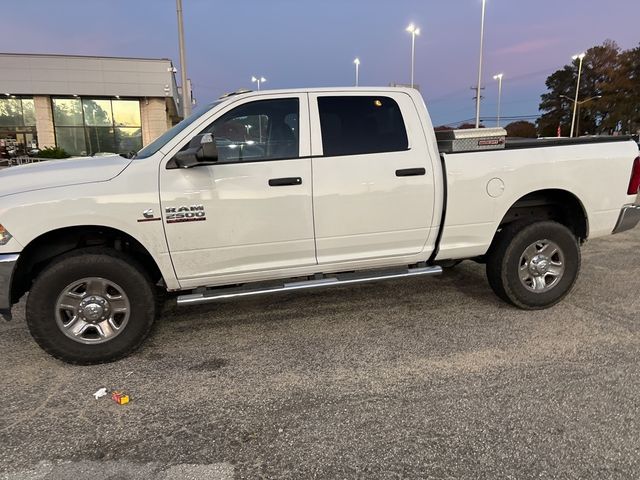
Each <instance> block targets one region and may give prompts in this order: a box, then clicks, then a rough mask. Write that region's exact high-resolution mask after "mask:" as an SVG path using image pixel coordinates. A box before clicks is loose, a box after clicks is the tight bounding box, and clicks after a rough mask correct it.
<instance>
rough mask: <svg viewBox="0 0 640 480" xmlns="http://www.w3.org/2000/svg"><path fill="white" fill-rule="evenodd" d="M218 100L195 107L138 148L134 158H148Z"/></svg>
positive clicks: (216, 103)
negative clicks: (174, 123) (187, 115)
mask: <svg viewBox="0 0 640 480" xmlns="http://www.w3.org/2000/svg"><path fill="white" fill-rule="evenodd" d="M220 102H221V101H220V100H219V101H217V102H213V103H208V104H207V105H204V106H202V107H199V108H197V109H196V110H195V111H194V112H193V113H192V114H191V115H190V116H189V117H187V118H185V119H184V120H182V121H181V122H180V123H178V124H177V125H174V126H173V127H172V128H170V129H169V130H167V131H166V132H164V133H163V134H162V135H160V136H159V137H158V138H156V139H155V140H154V141H153V142H151V143H150V144H149V145H147V146H146V147H144V148H143V149H142V150H140V151H139V152H138V153H137V154H136V156H135V158H148V157H150V156H151V155H153V154H154V153H156V152H157V151H158V150H160V149H161V148H162V147H164V146H165V145H166V144H167V143H168V142H169V140H171V139H172V138H173V137H175V136H176V135H178V134H179V133H180V132H182V131H183V130H184V129H185V128H187V127H188V126H189V125H191V124H192V123H193V122H195V121H196V120H197V119H198V118H200V116H201V115H202V114H203V113H205V112H207V111H209V110H211V109H212V108H213V107H215V106H216V105H218V104H219V103H220Z"/></svg>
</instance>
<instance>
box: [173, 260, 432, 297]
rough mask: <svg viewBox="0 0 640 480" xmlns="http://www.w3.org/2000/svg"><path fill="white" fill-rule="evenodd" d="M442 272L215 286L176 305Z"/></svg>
mask: <svg viewBox="0 0 640 480" xmlns="http://www.w3.org/2000/svg"><path fill="white" fill-rule="evenodd" d="M441 273H442V267H439V266H433V267H420V268H409V269H407V270H405V271H403V272H398V271H397V270H395V271H394V272H389V273H381V272H380V271H377V273H376V274H369V275H363V274H362V273H360V274H353V273H348V274H337V275H335V276H331V277H329V276H327V277H323V278H320V279H317V280H306V281H300V282H291V283H283V284H282V285H275V286H273V285H271V286H268V287H263V288H250V286H248V287H245V288H216V289H209V290H205V291H204V292H199V293H190V294H187V295H180V296H179V297H178V299H177V301H178V305H197V304H201V303H210V302H215V301H218V300H226V299H229V298H238V297H253V296H256V295H265V294H269V293H279V292H293V291H296V290H310V289H313V288H324V287H331V286H336V285H353V284H356V283H368V282H378V281H381V280H391V279H394V278H407V277H421V276H431V275H440V274H441Z"/></svg>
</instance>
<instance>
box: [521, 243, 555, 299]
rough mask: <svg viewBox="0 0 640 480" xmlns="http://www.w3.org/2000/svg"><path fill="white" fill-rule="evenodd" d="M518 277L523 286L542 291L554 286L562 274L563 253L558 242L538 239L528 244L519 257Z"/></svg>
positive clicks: (532, 290)
mask: <svg viewBox="0 0 640 480" xmlns="http://www.w3.org/2000/svg"><path fill="white" fill-rule="evenodd" d="M519 265H520V267H519V272H518V273H519V277H520V282H522V285H524V287H525V288H526V289H527V290H529V291H531V292H534V293H544V292H548V291H549V290H551V289H552V288H553V287H555V286H556V285H557V284H558V282H560V279H561V278H562V276H563V275H564V270H565V263H564V253H563V252H562V250H561V249H560V247H559V246H558V244H556V243H554V242H552V241H550V240H539V241H537V242H534V243H532V244H531V245H529V246H528V247H527V248H526V249H525V251H524V253H523V254H522V256H521V257H520V264H519Z"/></svg>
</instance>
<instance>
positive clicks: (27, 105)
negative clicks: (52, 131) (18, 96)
mask: <svg viewBox="0 0 640 480" xmlns="http://www.w3.org/2000/svg"><path fill="white" fill-rule="evenodd" d="M22 115H23V117H24V124H25V126H27V127H35V125H36V107H35V104H34V102H33V98H23V99H22Z"/></svg>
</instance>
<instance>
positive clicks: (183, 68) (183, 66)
mask: <svg viewBox="0 0 640 480" xmlns="http://www.w3.org/2000/svg"><path fill="white" fill-rule="evenodd" d="M176 13H177V14H178V46H179V48H180V74H181V80H182V115H183V116H184V118H187V117H188V116H189V115H191V98H190V97H191V92H190V91H189V85H187V83H188V82H187V55H186V54H185V51H184V26H183V22H182V0H176Z"/></svg>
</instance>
